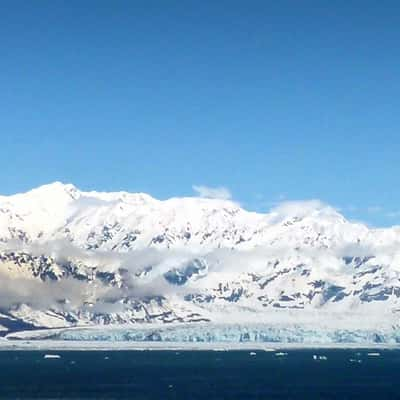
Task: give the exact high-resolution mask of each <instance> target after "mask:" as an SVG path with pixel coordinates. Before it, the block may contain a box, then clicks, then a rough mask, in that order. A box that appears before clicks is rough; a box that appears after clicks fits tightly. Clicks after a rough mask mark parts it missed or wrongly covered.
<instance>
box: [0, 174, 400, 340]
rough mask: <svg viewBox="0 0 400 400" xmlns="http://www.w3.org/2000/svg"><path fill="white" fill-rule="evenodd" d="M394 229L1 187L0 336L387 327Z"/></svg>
mask: <svg viewBox="0 0 400 400" xmlns="http://www.w3.org/2000/svg"><path fill="white" fill-rule="evenodd" d="M399 298H400V228H399V227H393V228H387V229H370V228H368V227H367V226H366V225H363V224H361V223H354V222H350V221H348V220H346V219H345V218H344V217H343V216H342V215H341V214H339V213H338V212H337V211H336V210H334V209H333V208H331V207H329V206H325V205H322V204H320V203H318V202H308V203H303V204H293V203H288V204H284V205H282V206H279V207H277V208H276V209H274V210H272V211H271V212H270V213H268V214H259V213H254V212H248V211H246V210H244V209H242V208H241V207H240V206H239V205H238V204H236V203H234V202H232V201H228V200H218V199H205V198H197V197H188V198H172V199H169V200H165V201H160V200H156V199H154V198H152V197H151V196H149V195H147V194H142V193H126V192H118V193H100V192H82V191H80V190H78V189H77V188H76V187H75V186H73V185H70V184H68V185H65V184H62V183H58V182H56V183H53V184H50V185H46V186H42V187H39V188H37V189H34V190H32V191H29V192H27V193H24V194H17V195H13V196H0V326H1V328H0V329H1V330H2V332H3V334H6V333H9V332H12V331H18V330H29V329H35V328H39V327H41V328H55V327H71V326H91V325H99V324H107V325H108V324H115V325H121V324H131V323H138V322H143V323H154V322H158V323H161V322H162V323H170V322H177V323H178V322H187V323H190V322H192V323H195V322H207V321H209V322H212V323H232V322H237V323H240V324H251V323H258V324H260V323H262V324H271V325H273V324H282V323H283V324H289V325H292V326H294V325H296V324H306V325H307V324H308V325H310V326H311V325H312V326H320V325H324V326H325V325H330V326H339V325H343V326H344V327H347V328H348V327H354V329H356V328H362V327H365V328H368V329H370V328H379V327H382V326H384V327H386V328H387V327H392V328H393V329H397V324H398V312H399V311H400V304H399Z"/></svg>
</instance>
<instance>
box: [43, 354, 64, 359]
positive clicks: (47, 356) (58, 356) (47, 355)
mask: <svg viewBox="0 0 400 400" xmlns="http://www.w3.org/2000/svg"><path fill="white" fill-rule="evenodd" d="M43 358H45V359H57V358H61V356H60V355H59V354H45V355H44V356H43Z"/></svg>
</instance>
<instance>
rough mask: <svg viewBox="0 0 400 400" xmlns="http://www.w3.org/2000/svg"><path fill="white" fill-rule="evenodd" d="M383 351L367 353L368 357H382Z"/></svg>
mask: <svg viewBox="0 0 400 400" xmlns="http://www.w3.org/2000/svg"><path fill="white" fill-rule="evenodd" d="M380 355H381V353H367V356H368V357H380Z"/></svg>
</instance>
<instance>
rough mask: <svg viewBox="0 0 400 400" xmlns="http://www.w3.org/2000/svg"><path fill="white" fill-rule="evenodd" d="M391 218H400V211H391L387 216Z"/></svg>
mask: <svg viewBox="0 0 400 400" xmlns="http://www.w3.org/2000/svg"><path fill="white" fill-rule="evenodd" d="M386 216H387V217H389V218H397V217H400V211H391V212H388V213H387V214H386Z"/></svg>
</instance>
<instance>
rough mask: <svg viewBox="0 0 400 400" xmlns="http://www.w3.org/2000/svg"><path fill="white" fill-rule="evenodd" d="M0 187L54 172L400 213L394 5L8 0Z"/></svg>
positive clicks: (66, 178) (248, 199)
mask: <svg viewBox="0 0 400 400" xmlns="http://www.w3.org/2000/svg"><path fill="white" fill-rule="evenodd" d="M0 11H1V12H0V37H1V41H0V51H1V54H0V55H1V62H0V88H1V96H0V109H1V118H0V135H1V147H0V148H1V150H0V155H1V157H0V182H1V190H0V192H1V193H2V194H10V193H15V192H19V191H25V190H27V189H29V188H32V187H34V186H38V185H40V184H44V183H48V182H51V181H55V180H61V181H63V182H72V183H74V184H75V185H77V186H78V187H80V188H82V189H97V190H120V189H122V190H128V191H143V192H148V193H150V194H152V195H153V196H155V197H158V198H167V197H171V196H182V195H192V194H193V189H192V186H193V185H204V186H208V187H221V186H222V187H226V188H227V189H228V190H229V191H230V192H231V193H232V196H233V198H234V199H235V200H237V201H239V202H240V203H241V204H243V205H244V206H245V207H247V208H250V209H255V210H267V209H268V208H269V207H270V206H271V204H273V203H276V202H278V201H281V200H301V199H321V200H322V201H323V202H326V203H329V204H331V205H333V206H335V207H338V208H340V209H341V210H342V212H343V213H344V214H345V215H346V216H348V217H350V218H354V219H361V220H364V221H367V222H369V223H370V224H372V225H382V226H387V225H392V224H399V223H400V214H398V211H399V210H400V202H399V199H400V188H399V184H398V183H399V172H400V171H399V170H400V168H399V165H400V162H399V158H400V157H399V153H400V139H399V125H400V113H399V110H400V96H399V93H400V74H399V71H400V51H399V48H398V43H399V42H400V29H399V26H400V13H399V12H398V3H397V2H396V1H393V2H391V1H381V2H376V1H334V2H332V1H322V0H319V1H307V0H305V1H302V2H299V1H285V0H283V1H279V2H272V1H270V2H269V1H246V2H245V1H204V2H199V1H190V0H189V1H179V2H178V1H176V2H175V1H169V2H164V1H145V2H144V1H137V2H135V1H113V2H111V1H104V2H103V1H100V0H99V1H85V2H81V1H75V0H72V1H68V2H64V1H60V0H56V1H46V0H43V1H40V2H26V1H3V2H1V5H0Z"/></svg>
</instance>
